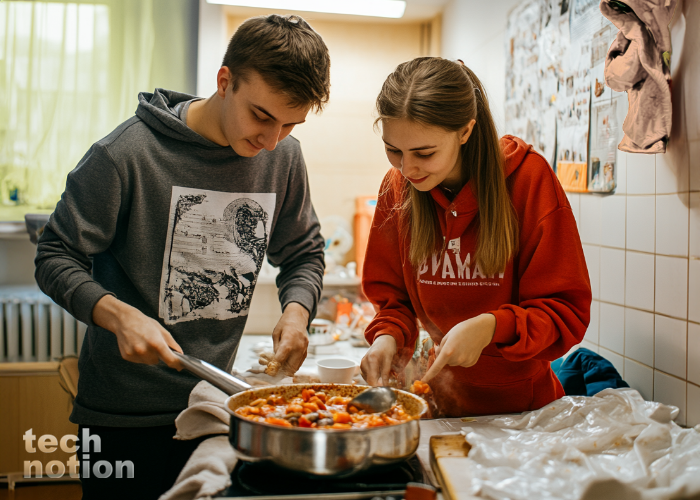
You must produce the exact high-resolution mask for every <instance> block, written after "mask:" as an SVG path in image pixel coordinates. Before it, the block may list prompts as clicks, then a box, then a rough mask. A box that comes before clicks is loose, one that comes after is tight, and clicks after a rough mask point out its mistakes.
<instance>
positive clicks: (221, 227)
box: [159, 186, 275, 325]
mask: <svg viewBox="0 0 700 500" xmlns="http://www.w3.org/2000/svg"><path fill="white" fill-rule="evenodd" d="M274 211H275V193H222V192H217V191H208V190H206V189H193V188H184V187H179V186H173V195H172V199H171V201H170V216H169V226H168V236H167V240H166V243H165V255H164V256H163V271H162V273H161V285H160V297H159V301H160V310H159V316H160V317H161V318H163V320H164V321H165V323H166V324H168V325H172V324H175V323H178V322H181V321H191V320H195V319H199V318H211V319H230V318H237V317H239V316H247V315H248V309H249V308H250V301H251V299H252V298H253V290H254V289H255V281H256V279H257V276H258V274H259V272H260V267H261V266H262V263H263V259H264V258H265V251H266V250H267V243H268V238H269V235H270V225H271V224H272V220H271V217H270V214H273V213H274Z"/></svg>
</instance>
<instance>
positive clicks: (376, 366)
mask: <svg viewBox="0 0 700 500" xmlns="http://www.w3.org/2000/svg"><path fill="white" fill-rule="evenodd" d="M396 350H397V348H396V340H395V339H394V337H392V336H391V335H381V336H379V337H376V338H375V339H374V342H373V343H372V347H370V348H369V351H367V354H365V357H364V358H362V362H361V363H360V370H362V377H363V378H364V379H365V380H366V381H367V383H368V384H369V385H371V386H374V387H376V386H378V385H389V373H390V372H391V363H392V362H393V360H394V356H396Z"/></svg>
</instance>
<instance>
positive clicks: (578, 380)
mask: <svg viewBox="0 0 700 500" xmlns="http://www.w3.org/2000/svg"><path fill="white" fill-rule="evenodd" d="M558 361H560V360H559V359H558V360H556V361H554V362H552V369H553V370H554V373H555V374H556V375H557V377H559V381H560V382H561V385H562V386H563V387H564V392H565V393H566V395H567V396H595V395H596V394H598V393H599V392H600V391H602V390H603V389H608V388H613V389H617V388H620V387H629V384H628V383H627V382H625V381H624V380H622V377H620V374H619V373H618V372H617V370H616V369H615V367H614V366H613V364H612V363H611V362H610V361H608V360H607V359H605V358H604V357H603V356H601V355H600V354H596V353H595V352H593V351H591V350H589V349H586V348H584V347H582V348H580V349H578V350H576V351H574V352H573V353H572V354H571V355H570V356H569V357H568V358H566V359H565V360H564V361H563V362H562V363H560V364H559V366H556V367H555V365H557V362H558Z"/></svg>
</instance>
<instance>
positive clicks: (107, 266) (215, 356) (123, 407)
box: [36, 89, 324, 427]
mask: <svg viewBox="0 0 700 500" xmlns="http://www.w3.org/2000/svg"><path fill="white" fill-rule="evenodd" d="M192 99H194V97H193V96H189V95H185V94H180V93H177V92H172V91H167V90H162V89H156V90H155V92H154V93H153V94H150V93H142V94H139V105H138V108H137V110H136V116H134V117H132V118H131V119H129V120H127V121H126V122H124V123H122V124H121V125H120V126H119V127H117V129H116V130H114V131H113V132H112V133H111V134H109V135H108V136H107V137H105V138H104V139H102V140H100V141H98V142H96V143H95V144H94V145H93V146H92V147H91V148H90V150H89V151H88V152H87V154H86V155H85V156H84V157H83V159H82V160H81V161H80V163H79V164H78V166H77V167H76V168H75V169H74V170H73V171H72V172H71V173H70V174H68V178H67V181H66V189H65V192H64V193H63V195H62V196H61V201H59V202H58V204H57V205H56V210H55V211H54V213H53V214H52V215H51V218H50V220H49V223H48V224H47V226H46V229H45V231H44V233H43V235H42V237H41V238H40V240H39V244H38V249H37V255H36V280H37V283H38V284H39V286H40V288H41V289H42V290H43V291H44V292H45V293H46V294H47V295H49V296H50V297H51V298H53V299H54V300H55V301H56V303H58V304H59V305H60V306H62V307H64V308H65V309H67V310H68V311H69V312H70V313H71V314H72V315H73V316H75V317H76V318H77V319H79V320H80V321H83V322H84V323H86V324H87V325H88V331H87V334H86V336H85V341H84V342H83V346H82V351H81V353H80V362H79V368H80V380H79V385H78V396H77V398H76V400H75V405H74V408H73V413H72V415H71V421H72V422H75V423H80V424H84V425H105V426H116V427H145V426H155V425H165V424H171V423H172V422H173V421H174V419H175V417H176V416H177V415H178V413H179V412H180V411H181V410H183V409H184V408H186V406H187V399H188V396H189V393H190V391H191V390H192V388H193V387H194V385H195V384H196V383H197V381H198V380H197V379H196V378H195V377H194V376H192V375H190V374H189V373H187V372H186V371H183V372H177V371H175V370H172V369H170V368H168V367H167V366H165V365H164V364H163V363H160V364H159V365H152V366H149V365H143V364H136V363H131V362H128V361H125V360H123V359H122V357H121V355H120V353H119V348H118V345H117V339H116V336H115V335H114V334H113V333H111V332H109V331H106V330H104V329H102V328H100V327H98V326H96V325H95V324H94V323H93V322H92V309H93V307H94V305H95V303H96V302H97V301H98V300H99V299H100V298H102V297H103V296H104V295H106V294H112V295H115V296H116V297H117V298H118V299H120V300H122V301H124V302H126V303H127V304H130V305H132V306H134V307H136V308H137V309H139V310H140V311H141V312H143V313H144V314H146V315H147V316H150V317H151V318H155V319H156V320H158V321H159V322H160V323H161V324H162V325H164V327H165V328H166V329H167V330H168V331H170V333H171V334H172V335H173V337H174V338H175V340H176V341H177V342H178V344H179V345H180V346H181V347H182V349H183V350H184V352H185V353H186V354H191V355H194V356H197V357H199V358H201V359H204V360H206V361H209V362H210V363H212V364H214V365H216V366H218V367H220V368H223V369H227V370H230V368H231V366H232V365H233V360H234V356H235V353H236V349H237V347H238V343H239V341H240V337H241V334H242V333H243V327H244V326H245V322H246V318H247V315H248V309H249V306H250V299H251V296H252V294H253V290H254V288H255V283H256V281H257V277H258V273H259V271H260V266H261V265H262V262H263V259H264V258H265V256H266V255H267V258H268V260H269V261H270V263H271V264H272V265H274V266H278V267H279V268H280V273H279V276H278V278H277V286H278V288H279V299H280V302H281V305H282V307H283V308H284V306H286V305H287V304H288V303H289V302H298V303H300V304H301V305H303V306H304V307H306V309H308V310H309V311H310V313H311V316H312V317H313V315H314V314H315V311H316V304H317V301H318V298H319V295H320V292H321V287H322V279H323V272H324V263H323V246H324V245H323V243H324V242H323V238H322V236H321V235H320V232H319V229H320V227H319V223H318V219H317V217H316V214H315V212H314V209H313V206H312V204H311V199H310V196H309V185H308V181H307V176H306V166H305V164H304V159H303V157H302V154H301V149H300V146H299V142H298V141H297V140H296V139H294V138H293V137H287V138H286V139H284V140H283V141H281V142H280V143H279V144H278V145H277V148H275V150H274V151H266V150H263V151H261V152H260V153H259V154H258V155H257V156H255V157H253V158H244V157H241V156H238V155H237V154H236V153H235V152H234V151H233V149H232V148H231V147H228V146H226V147H222V146H219V145H217V144H214V143H212V142H210V141H208V140H207V139H205V138H203V137H202V136H200V135H198V134H197V133H196V132H194V131H193V130H192V129H190V128H188V127H187V125H186V121H187V120H186V113H187V109H188V107H189V104H190V102H191V101H192ZM91 271H92V273H91Z"/></svg>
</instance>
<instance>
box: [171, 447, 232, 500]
mask: <svg viewBox="0 0 700 500" xmlns="http://www.w3.org/2000/svg"><path fill="white" fill-rule="evenodd" d="M235 465H236V456H235V455H234V453H233V448H231V445H230V444H229V442H228V436H215V437H212V438H209V439H205V440H204V441H202V442H201V443H200V445H199V446H198V447H197V449H196V450H194V453H192V456H191V457H190V459H189V460H188V461H187V463H186V464H185V467H183V469H182V472H180V475H179V476H178V477H177V480H176V481H175V486H173V487H172V488H170V489H169V490H168V491H167V492H165V493H164V494H163V495H161V497H160V500H191V499H193V498H204V497H211V496H212V495H215V494H217V493H218V492H220V491H222V490H223V489H225V488H227V487H229V486H230V485H231V471H232V470H233V467H234V466H235Z"/></svg>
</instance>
